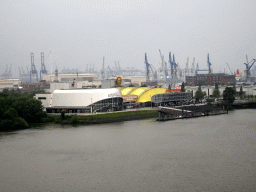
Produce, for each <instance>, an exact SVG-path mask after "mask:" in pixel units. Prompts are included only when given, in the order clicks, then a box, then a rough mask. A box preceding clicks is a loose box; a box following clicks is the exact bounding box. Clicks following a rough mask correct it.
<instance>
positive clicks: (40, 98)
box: [38, 97, 46, 99]
mask: <svg viewBox="0 0 256 192" xmlns="http://www.w3.org/2000/svg"><path fill="white" fill-rule="evenodd" d="M38 99H46V97H38Z"/></svg>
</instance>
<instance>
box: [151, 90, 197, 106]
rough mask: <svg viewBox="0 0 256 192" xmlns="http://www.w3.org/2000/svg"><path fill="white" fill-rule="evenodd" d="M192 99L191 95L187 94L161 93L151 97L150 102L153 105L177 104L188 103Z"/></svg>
mask: <svg viewBox="0 0 256 192" xmlns="http://www.w3.org/2000/svg"><path fill="white" fill-rule="evenodd" d="M191 99H192V97H191V93H187V92H176V93H163V94H157V95H153V96H152V98H151V102H153V103H169V102H173V103H175V104H176V103H177V102H188V101H190V100H191Z"/></svg>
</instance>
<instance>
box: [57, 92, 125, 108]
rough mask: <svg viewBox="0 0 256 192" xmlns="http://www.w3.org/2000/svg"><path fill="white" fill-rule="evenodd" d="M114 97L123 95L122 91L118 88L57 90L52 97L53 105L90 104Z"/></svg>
mask: <svg viewBox="0 0 256 192" xmlns="http://www.w3.org/2000/svg"><path fill="white" fill-rule="evenodd" d="M112 97H122V94H121V91H120V90H119V89H117V88H111V89H79V90H77V89H75V90H55V91H54V92H53V97H52V107H70V106H72V107H81V106H89V105H91V104H92V103H95V102H97V101H100V100H104V99H108V98H112Z"/></svg>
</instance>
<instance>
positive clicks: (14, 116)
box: [0, 108, 28, 131]
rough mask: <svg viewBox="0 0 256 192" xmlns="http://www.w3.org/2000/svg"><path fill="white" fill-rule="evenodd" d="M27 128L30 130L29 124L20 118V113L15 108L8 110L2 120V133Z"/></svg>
mask: <svg viewBox="0 0 256 192" xmlns="http://www.w3.org/2000/svg"><path fill="white" fill-rule="evenodd" d="M25 128H28V124H27V122H26V121H25V120H24V119H22V118H20V117H19V116H18V112H17V111H16V110H15V109H13V108H10V109H9V110H7V111H6V112H5V113H4V115H3V119H1V120H0V131H6V130H14V129H25Z"/></svg>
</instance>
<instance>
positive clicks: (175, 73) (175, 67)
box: [172, 54, 178, 77]
mask: <svg viewBox="0 0 256 192" xmlns="http://www.w3.org/2000/svg"><path fill="white" fill-rule="evenodd" d="M172 58H173V60H172V62H173V66H174V75H175V77H177V72H178V70H177V67H178V64H177V63H176V62H175V57H174V54H173V57H172Z"/></svg>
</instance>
